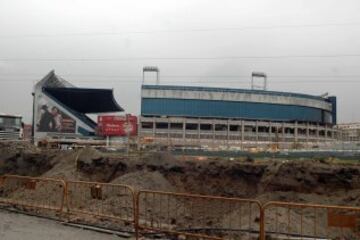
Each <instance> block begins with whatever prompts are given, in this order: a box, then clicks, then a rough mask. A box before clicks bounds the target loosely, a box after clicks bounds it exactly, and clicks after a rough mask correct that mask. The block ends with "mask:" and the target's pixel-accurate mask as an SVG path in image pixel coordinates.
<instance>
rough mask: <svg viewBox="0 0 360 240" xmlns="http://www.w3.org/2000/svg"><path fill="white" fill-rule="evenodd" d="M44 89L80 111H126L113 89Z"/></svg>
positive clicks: (66, 104)
mask: <svg viewBox="0 0 360 240" xmlns="http://www.w3.org/2000/svg"><path fill="white" fill-rule="evenodd" d="M44 91H45V92H46V93H47V94H49V95H50V96H51V97H52V98H54V99H56V100H57V101H58V102H60V103H62V104H63V105H65V106H67V107H68V108H71V109H72V110H75V111H76V112H79V113H104V112H122V111H124V109H123V108H121V107H120V106H119V105H118V104H117V102H116V101H115V99H114V95H113V90H112V89H91V88H61V87H60V88H59V87H55V88H49V87H45V88H44Z"/></svg>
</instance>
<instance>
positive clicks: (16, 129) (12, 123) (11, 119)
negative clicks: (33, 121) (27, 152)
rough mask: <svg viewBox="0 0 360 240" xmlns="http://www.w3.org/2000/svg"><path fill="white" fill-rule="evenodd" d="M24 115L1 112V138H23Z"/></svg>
mask: <svg viewBox="0 0 360 240" xmlns="http://www.w3.org/2000/svg"><path fill="white" fill-rule="evenodd" d="M21 120H22V117H21V116H20V115H10V114H5V113H0V139H6V140H9V139H12V140H15V139H21V138H22V123H21Z"/></svg>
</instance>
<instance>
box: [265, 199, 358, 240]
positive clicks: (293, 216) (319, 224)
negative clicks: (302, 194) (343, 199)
mask: <svg viewBox="0 0 360 240" xmlns="http://www.w3.org/2000/svg"><path fill="white" fill-rule="evenodd" d="M262 211H263V224H264V230H263V234H262V235H263V236H262V239H267V238H266V237H270V238H271V239H291V238H292V239H342V240H347V239H349V240H350V239H351V240H355V239H360V208H359V207H343V206H331V205H318V204H301V203H285V202H268V203H267V204H265V205H263V207H262Z"/></svg>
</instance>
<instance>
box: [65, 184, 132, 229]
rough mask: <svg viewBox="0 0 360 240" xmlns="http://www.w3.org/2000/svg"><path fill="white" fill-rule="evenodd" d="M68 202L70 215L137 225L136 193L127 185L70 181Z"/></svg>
mask: <svg viewBox="0 0 360 240" xmlns="http://www.w3.org/2000/svg"><path fill="white" fill-rule="evenodd" d="M66 200H67V208H68V212H69V213H80V214H85V215H91V216H95V217H102V218H108V219H112V220H120V221H122V222H125V223H128V224H134V225H135V219H136V211H135V206H136V204H135V193H134V190H133V189H132V188H131V187H129V186H127V185H121V184H111V183H98V182H81V181H68V182H67V191H66Z"/></svg>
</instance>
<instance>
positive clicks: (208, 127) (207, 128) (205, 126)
mask: <svg viewBox="0 0 360 240" xmlns="http://www.w3.org/2000/svg"><path fill="white" fill-rule="evenodd" d="M200 130H204V131H210V130H212V125H211V124H200Z"/></svg>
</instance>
